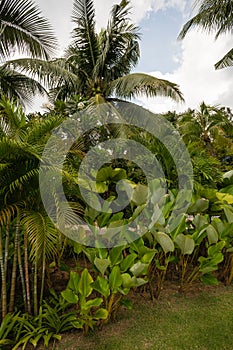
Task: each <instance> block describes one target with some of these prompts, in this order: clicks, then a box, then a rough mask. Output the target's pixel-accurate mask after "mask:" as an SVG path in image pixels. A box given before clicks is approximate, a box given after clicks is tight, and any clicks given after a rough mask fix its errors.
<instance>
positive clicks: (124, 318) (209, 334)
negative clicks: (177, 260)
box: [55, 286, 233, 350]
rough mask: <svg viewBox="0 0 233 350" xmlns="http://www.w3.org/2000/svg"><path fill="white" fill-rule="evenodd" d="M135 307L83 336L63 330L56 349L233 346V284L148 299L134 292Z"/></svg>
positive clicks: (213, 349)
mask: <svg viewBox="0 0 233 350" xmlns="http://www.w3.org/2000/svg"><path fill="white" fill-rule="evenodd" d="M133 299H134V308H133V310H122V312H121V313H120V315H119V318H118V321H117V322H115V323H112V324H109V325H106V326H105V327H104V328H103V330H102V331H98V330H96V332H95V333H93V334H91V335H89V336H87V337H84V336H82V335H80V333H78V332H72V333H70V334H66V335H63V338H62V341H61V342H60V343H58V344H57V345H56V346H55V349H57V350H67V349H69V350H90V349H92V350H119V349H121V350H144V349H146V350H191V349H201V350H228V349H229V350H232V349H233V310H232V309H233V287H232V286H231V287H228V288H226V287H215V288H206V289H205V291H203V292H198V293H197V291H196V292H195V293H194V292H193V294H191V293H190V295H189V296H186V297H184V296H181V295H179V294H177V293H175V292H172V290H169V291H168V292H166V291H165V293H164V295H163V294H162V296H161V300H159V301H156V302H154V303H152V302H151V301H150V300H149V297H148V295H146V296H141V295H139V294H137V295H136V296H133Z"/></svg>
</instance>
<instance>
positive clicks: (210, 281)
mask: <svg viewBox="0 0 233 350" xmlns="http://www.w3.org/2000/svg"><path fill="white" fill-rule="evenodd" d="M201 281H202V283H204V284H205V285H214V286H217V285H218V280H217V278H215V277H214V276H212V275H211V274H210V273H208V274H205V275H203V276H201Z"/></svg>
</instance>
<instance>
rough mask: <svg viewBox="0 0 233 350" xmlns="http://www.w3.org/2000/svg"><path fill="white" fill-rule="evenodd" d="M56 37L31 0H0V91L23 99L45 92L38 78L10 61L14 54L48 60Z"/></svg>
mask: <svg viewBox="0 0 233 350" xmlns="http://www.w3.org/2000/svg"><path fill="white" fill-rule="evenodd" d="M55 47H56V39H55V37H54V34H53V32H52V30H51V27H50V24H49V23H48V21H47V20H46V19H45V18H44V17H43V16H42V15H41V12H40V10H39V9H38V7H37V6H36V5H35V4H34V3H33V1H32V0H0V61H1V62H2V64H1V66H0V93H1V94H3V95H5V96H6V97H8V98H11V97H14V98H15V99H16V100H19V101H21V102H30V100H31V95H34V94H36V93H44V92H45V89H44V88H43V87H42V86H41V85H40V84H39V83H38V81H36V80H34V79H32V78H31V77H28V76H25V75H24V74H22V73H20V72H17V71H16V70H14V67H13V63H12V64H10V63H9V62H8V61H7V60H9V58H12V56H14V54H15V53H17V54H27V55H29V56H30V57H32V58H42V59H49V58H50V57H51V55H53V54H54V53H55Z"/></svg>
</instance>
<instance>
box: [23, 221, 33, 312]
mask: <svg viewBox="0 0 233 350" xmlns="http://www.w3.org/2000/svg"><path fill="white" fill-rule="evenodd" d="M28 270H29V268H28V228H27V226H26V229H25V233H24V271H25V284H26V298H27V312H28V313H29V314H31V312H32V310H31V298H30V283H29V272H28Z"/></svg>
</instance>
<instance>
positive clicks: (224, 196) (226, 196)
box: [216, 192, 233, 204]
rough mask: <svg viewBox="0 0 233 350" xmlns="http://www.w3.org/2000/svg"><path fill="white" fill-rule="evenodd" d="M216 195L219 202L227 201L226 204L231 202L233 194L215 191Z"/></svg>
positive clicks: (232, 202) (232, 201)
mask: <svg viewBox="0 0 233 350" xmlns="http://www.w3.org/2000/svg"><path fill="white" fill-rule="evenodd" d="M216 197H217V198H218V199H219V200H220V201H221V202H227V204H233V196H232V194H228V193H220V192H217V193H216Z"/></svg>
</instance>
